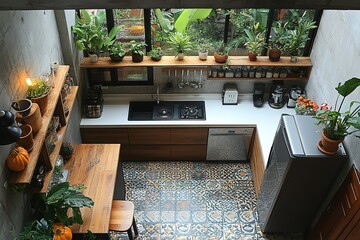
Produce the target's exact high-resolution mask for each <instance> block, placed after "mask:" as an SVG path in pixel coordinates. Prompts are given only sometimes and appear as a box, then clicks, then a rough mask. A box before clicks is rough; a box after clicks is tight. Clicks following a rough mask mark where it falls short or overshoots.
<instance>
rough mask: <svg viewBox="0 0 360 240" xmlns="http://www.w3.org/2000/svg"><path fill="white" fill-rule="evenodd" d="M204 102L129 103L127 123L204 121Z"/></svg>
mask: <svg viewBox="0 0 360 240" xmlns="http://www.w3.org/2000/svg"><path fill="white" fill-rule="evenodd" d="M205 119H206V116H205V102H204V101H160V102H159V103H157V102H154V101H130V105H129V115H128V120H129V121H148V120H158V121H160V120H205Z"/></svg>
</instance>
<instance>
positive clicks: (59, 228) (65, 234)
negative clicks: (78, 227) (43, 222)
mask: <svg viewBox="0 0 360 240" xmlns="http://www.w3.org/2000/svg"><path fill="white" fill-rule="evenodd" d="M52 230H53V233H54V239H53V240H71V239H72V232H71V229H70V228H69V227H67V226H65V225H63V224H61V223H54V224H53V225H52Z"/></svg>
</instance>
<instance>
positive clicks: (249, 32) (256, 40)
mask: <svg viewBox="0 0 360 240" xmlns="http://www.w3.org/2000/svg"><path fill="white" fill-rule="evenodd" d="M244 31H245V33H246V37H245V41H246V42H245V44H244V45H245V47H246V49H247V50H248V52H251V53H256V54H260V52H261V50H262V48H263V47H264V46H265V40H264V37H263V34H264V32H260V31H259V23H256V24H254V25H253V26H251V27H250V28H247V29H245V30H244Z"/></svg>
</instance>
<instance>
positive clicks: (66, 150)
mask: <svg viewBox="0 0 360 240" xmlns="http://www.w3.org/2000/svg"><path fill="white" fill-rule="evenodd" d="M73 153H74V146H73V145H72V144H71V142H70V141H64V142H62V144H61V148H60V155H61V156H62V157H63V159H64V160H69V159H70V158H71V156H72V154H73Z"/></svg>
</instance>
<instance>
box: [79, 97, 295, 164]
mask: <svg viewBox="0 0 360 240" xmlns="http://www.w3.org/2000/svg"><path fill="white" fill-rule="evenodd" d="M155 99H156V98H154V96H152V95H140V94H139V95H137V94H132V95H104V108H103V113H102V116H101V117H100V118H83V119H82V120H81V123H80V127H81V128H91V127H104V128H105V127H126V126H131V127H136V126H139V127H140V126H171V127H177V126H244V127H256V128H257V131H258V135H259V139H260V145H261V148H262V153H263V159H264V164H265V166H266V163H267V160H268V155H269V152H270V149H271V145H272V141H273V138H274V136H275V132H276V129H277V126H278V123H279V120H280V116H281V114H284V113H286V114H294V113H295V111H294V109H289V108H287V107H286V106H284V107H283V108H281V109H273V108H271V107H270V106H269V105H268V104H267V103H265V104H264V105H263V107H261V108H256V107H254V106H253V102H252V95H251V94H249V95H240V96H239V101H238V103H239V104H238V105H222V102H221V95H220V94H199V95H176V94H168V95H165V94H162V95H161V96H160V100H167V101H170V100H172V101H176V100H179V101H193V100H196V101H205V109H206V120H205V121H204V120H176V121H174V120H170V121H164V120H160V121H128V111H129V101H130V100H138V101H143V100H155Z"/></svg>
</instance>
